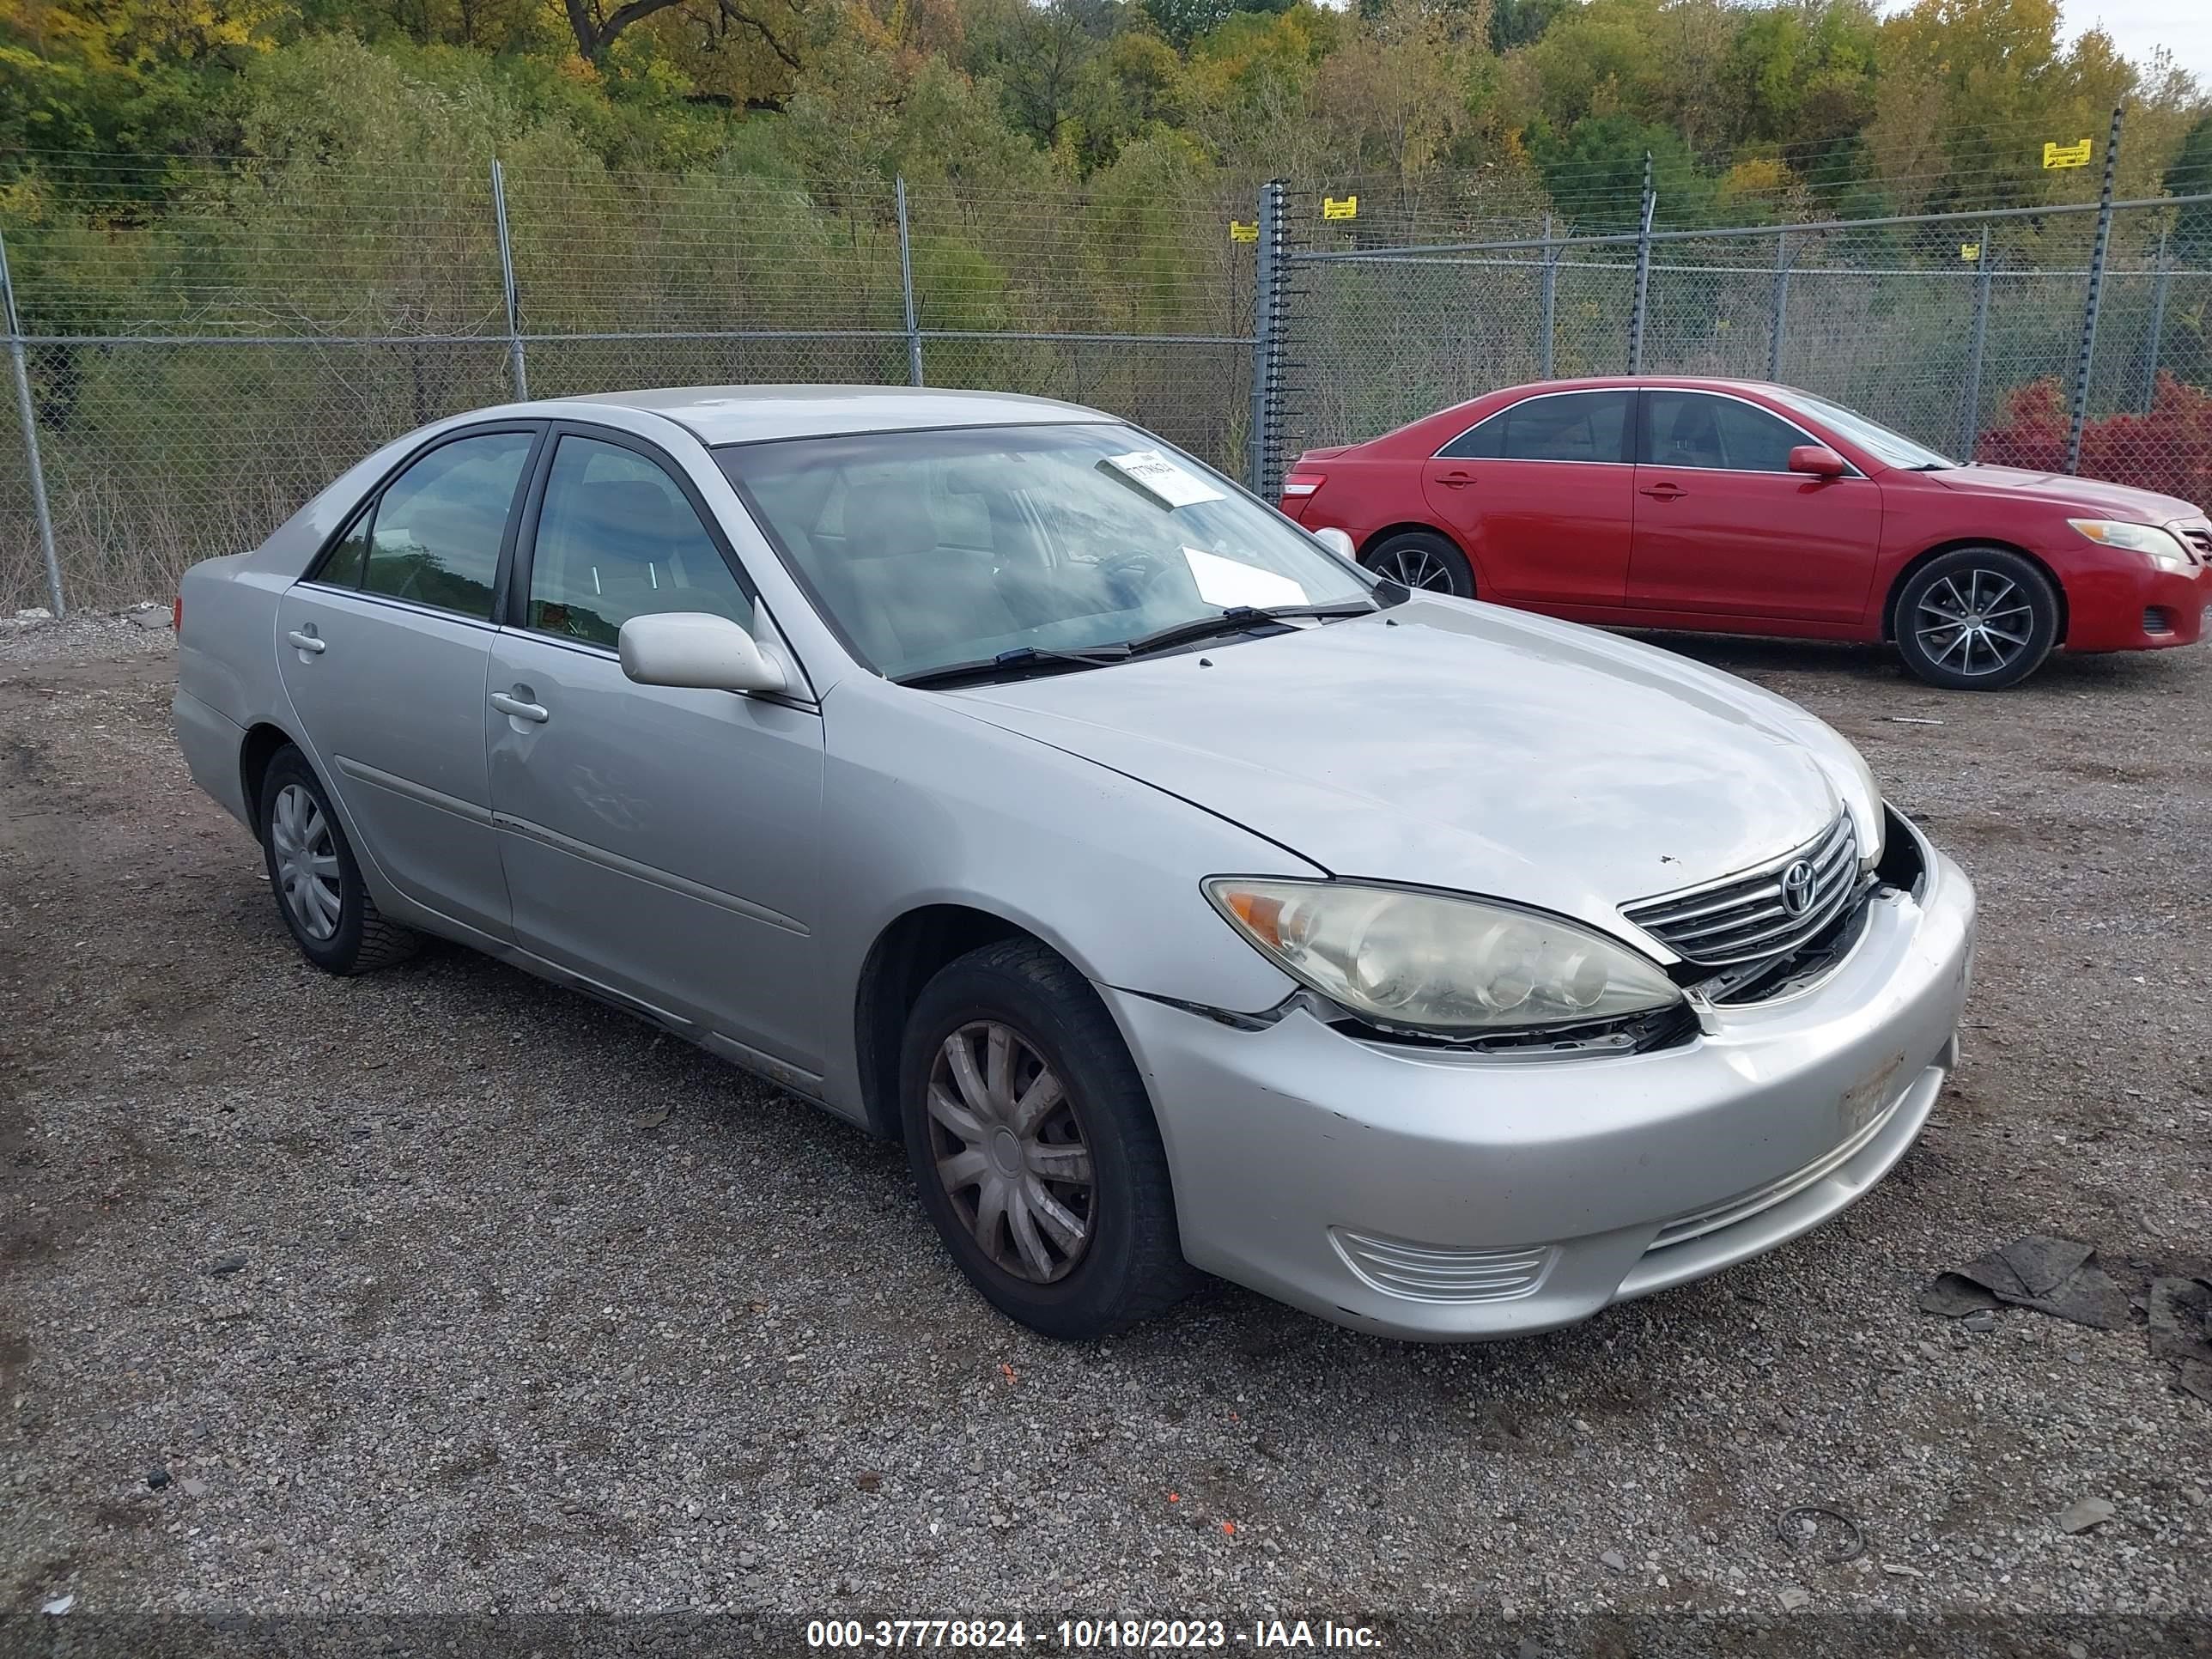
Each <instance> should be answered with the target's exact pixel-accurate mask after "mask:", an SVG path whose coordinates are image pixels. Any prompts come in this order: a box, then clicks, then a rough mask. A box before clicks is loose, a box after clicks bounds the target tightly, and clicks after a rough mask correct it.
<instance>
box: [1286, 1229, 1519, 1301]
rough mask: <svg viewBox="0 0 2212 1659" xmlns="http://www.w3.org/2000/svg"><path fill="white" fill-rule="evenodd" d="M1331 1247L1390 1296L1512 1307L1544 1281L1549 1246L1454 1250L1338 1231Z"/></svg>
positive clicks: (1331, 1234) (1331, 1235)
mask: <svg viewBox="0 0 2212 1659" xmlns="http://www.w3.org/2000/svg"><path fill="white" fill-rule="evenodd" d="M1328 1242H1329V1243H1332V1244H1334V1245H1335V1246H1336V1253H1337V1254H1338V1255H1340V1256H1342V1257H1343V1258H1344V1263H1345V1266H1346V1267H1350V1268H1351V1269H1352V1272H1354V1273H1358V1275H1359V1277H1360V1278H1361V1279H1364V1280H1365V1281H1366V1282H1367V1283H1368V1284H1370V1285H1372V1286H1374V1288H1375V1289H1376V1290H1378V1291H1382V1292H1383V1294H1384V1295H1385V1296H1402V1297H1407V1299H1408V1300H1410V1301H1414V1302H1510V1301H1511V1300H1512V1299H1513V1298H1514V1297H1516V1296H1527V1295H1528V1294H1529V1293H1530V1292H1531V1291H1534V1290H1535V1288H1536V1287H1537V1286H1538V1285H1541V1284H1542V1283H1543V1282H1544V1270H1545V1269H1546V1268H1547V1267H1550V1266H1551V1265H1552V1255H1553V1251H1552V1248H1551V1246H1549V1245H1548V1244H1537V1245H1530V1246H1525V1247H1522V1248H1519V1249H1508V1250H1449V1249H1443V1247H1442V1246H1440V1245H1435V1244H1415V1243H1410V1242H1409V1241H1407V1240H1406V1239H1402V1238H1384V1237H1381V1236H1379V1235H1377V1234H1375V1233H1358V1232H1354V1231H1352V1230H1351V1229H1350V1228H1349V1227H1332V1228H1330V1229H1329V1230H1328Z"/></svg>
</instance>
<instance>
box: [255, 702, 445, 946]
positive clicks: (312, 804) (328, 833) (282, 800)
mask: <svg viewBox="0 0 2212 1659" xmlns="http://www.w3.org/2000/svg"><path fill="white" fill-rule="evenodd" d="M260 821H261V850H262V854H263V856H264V858H265V859H266V860H267V861H268V866H269V887H270V891H271V892H273V893H275V894H276V908H277V911H278V913H279V914H280V915H283V918H284V925H285V926H286V927H289V928H290V929H291V930H292V938H293V939H295V941H296V942H297V943H298V945H299V946H300V953H301V955H302V956H304V957H307V960H308V961H310V962H312V963H314V964H315V966H316V967H318V968H320V969H323V970H324V971H325V973H331V974H365V973H368V972H369V971H370V970H371V969H377V968H383V967H386V966H389V965H390V964H391V963H395V962H401V961H404V960H405V959H406V958H407V957H411V956H413V955H414V954H415V951H416V948H417V947H418V946H419V945H421V944H422V936H421V935H420V934H418V933H416V932H414V930H413V929H411V928H407V927H400V926H399V925H398V923H396V922H390V921H386V920H385V919H384V917H383V916H382V915H380V914H379V912H378V910H377V908H376V901H375V900H374V898H372V897H370V896H369V892H368V887H367V886H366V885H365V884H363V883H362V878H361V866H360V865H358V864H356V862H355V861H354V856H353V849H352V848H350V847H349V846H348V845H347V844H346V838H345V831H344V830H343V829H341V828H340V827H339V825H338V820H337V813H335V812H333V811H331V801H330V797H329V796H328V795H326V794H325V793H323V786H322V781H321V780H319V778H317V777H316V776H315V773H314V769H313V767H311V766H309V765H308V764H307V757H306V756H304V755H302V754H301V752H300V751H299V750H297V749H295V748H293V747H292V746H291V745H289V744H287V745H286V746H285V747H283V749H280V750H277V751H276V755H275V756H274V757H271V758H270V763H269V770H268V771H267V772H266V773H265V774H264V775H263V777H262V780H261V820H260Z"/></svg>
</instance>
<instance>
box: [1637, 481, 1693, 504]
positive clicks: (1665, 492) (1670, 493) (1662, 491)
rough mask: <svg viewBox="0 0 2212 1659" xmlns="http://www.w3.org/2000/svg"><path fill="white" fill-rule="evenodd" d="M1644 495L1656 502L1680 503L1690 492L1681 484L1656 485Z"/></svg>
mask: <svg viewBox="0 0 2212 1659" xmlns="http://www.w3.org/2000/svg"><path fill="white" fill-rule="evenodd" d="M1689 493H1690V492H1689V491H1688V490H1686V489H1683V488H1682V486H1681V485H1680V484H1672V483H1656V484H1653V485H1652V486H1651V487H1650V489H1647V490H1645V491H1644V494H1645V495H1649V496H1650V498H1651V499H1652V500H1653V501H1680V500H1681V499H1682V497H1683V496H1685V495H1688V494H1689Z"/></svg>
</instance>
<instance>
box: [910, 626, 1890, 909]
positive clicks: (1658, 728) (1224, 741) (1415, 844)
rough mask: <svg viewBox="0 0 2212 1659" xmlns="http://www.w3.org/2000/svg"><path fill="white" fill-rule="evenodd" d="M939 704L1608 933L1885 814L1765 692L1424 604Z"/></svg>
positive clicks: (1240, 819)
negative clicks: (1824, 835) (1629, 916)
mask: <svg viewBox="0 0 2212 1659" xmlns="http://www.w3.org/2000/svg"><path fill="white" fill-rule="evenodd" d="M948 695H949V696H951V697H952V698H953V699H955V700H957V702H958V703H959V705H960V706H961V707H963V708H964V709H965V710H966V711H967V712H968V713H969V714H972V715H973V716H974V717H975V719H978V720H987V721H990V722H992V723H994V724H995V725H998V726H1002V727H1005V728H1006V729H1008V730H1011V731H1014V732H1021V733H1024V734H1025V735H1027V736H1029V737H1031V738H1035V739H1036V740H1037V741H1038V742H1041V743H1047V744H1052V745H1053V746H1054V747H1055V748H1059V749H1062V750H1067V751H1069V752H1071V753H1073V754H1076V755H1079V756H1083V757H1086V758H1088V759H1090V760H1092V761H1095V762H1097V763H1098V764H1099V765H1102V766H1106V767H1110V768H1112V769H1114V770H1115V771H1117V772H1121V773H1123V774H1126V775H1128V776H1131V777H1133V778H1137V779H1139V780H1141V781H1145V782H1147V783H1150V784H1152V785H1153V786H1155V787H1158V788H1160V789H1164V790H1166V791H1168V792H1169V793H1172V794H1176V795H1178V796H1181V797H1182V798H1183V799H1186V800H1188V801H1190V802H1192V803H1193V804H1194V805H1198V806H1200V807H1203V808H1204V809H1206V811H1210V812H1213V813H1215V814H1217V815H1218V816H1220V817H1225V818H1228V819H1230V820H1231V821H1233V822H1235V823H1238V824H1241V825H1243V826H1244V827H1245V828H1247V829H1250V830H1252V831H1254V832H1255V834H1258V835H1261V836H1265V837H1267V839H1268V840H1270V841H1273V842H1275V843H1276V844H1277V845H1279V846H1280V847H1283V848H1286V849H1288V850H1289V851H1291V852H1293V853H1296V854H1297V855H1298V856H1299V857H1301V858H1303V859H1304V860H1308V861H1309V862H1310V863H1313V864H1316V865H1318V866H1321V867H1322V869H1325V870H1327V871H1328V872H1330V873H1332V874H1334V875H1338V876H1343V877H1365V878H1375V879H1382V880H1389V881H1395V882H1404V883H1408V884H1419V885H1422V886H1429V887H1438V888H1446V889H1450V890H1455V891H1460V892H1468V893H1478V894H1487V895H1490V896H1495V897H1504V898H1510V899H1515V900H1517V901H1519V902H1522V903H1526V904H1532V905H1536V906H1539V907H1541V908H1545V909H1548V910H1552V911H1554V912H1557V913H1560V914H1564V915H1573V916H1577V917H1579V918H1581V919H1582V920H1583V921H1588V922H1590V923H1592V924H1593V925H1595V926H1597V927H1602V928H1605V929H1607V930H1608V931H1610V932H1613V933H1623V932H1624V931H1625V930H1626V924H1625V923H1624V922H1623V921H1622V920H1621V918H1620V915H1619V914H1618V912H1617V907H1618V906H1619V905H1620V904H1622V903H1624V902H1628V901H1630V900H1633V899H1638V898H1644V897H1648V896H1651V895H1654V894H1658V893H1664V892H1669V891H1672V890H1674V889H1677V888H1681V887H1686V886H1690V885H1692V884H1697V883H1699V882H1703V881H1707V880H1711V879H1712V878H1717V877H1720V876H1725V875H1729V874H1732V873H1733V872H1736V871H1738V870H1741V869H1743V868H1745V867H1746V866H1750V865H1753V864H1755V863H1758V862H1759V861H1761V860H1766V859H1770V858H1772V857H1774V856H1776V855H1777V854H1781V853H1783V852H1785V851H1787V850H1788V849H1789V848H1792V847H1796V846H1798V845H1800V844H1802V842H1806V841H1808V840H1810V839H1811V838H1812V837H1813V836H1814V835H1816V834H1818V833H1819V832H1820V830H1821V829H1824V828H1826V826H1827V825H1828V824H1829V823H1831V822H1832V821H1833V819H1834V817H1835V815H1836V812H1837V811H1838V805H1839V804H1840V803H1843V802H1844V801H1847V800H1848V801H1849V802H1850V805H1851V806H1852V809H1853V811H1854V813H1855V815H1856V816H1857V817H1859V820H1860V825H1861V830H1862V836H1863V837H1865V836H1870V835H1872V834H1873V833H1875V828H1876V820H1875V814H1876V813H1877V812H1878V811H1879V805H1878V802H1877V801H1876V800H1875V796H1874V791H1873V787H1872V781H1871V779H1870V778H1869V777H1868V775H1867V773H1866V770H1865V768H1864V765H1863V763H1861V762H1860V761H1859V760H1858V758H1857V755H1856V754H1855V753H1854V752H1853V751H1852V750H1850V746H1849V745H1848V744H1844V741H1843V739H1842V738H1838V737H1837V736H1836V735H1835V733H1833V732H1831V731H1829V730H1828V728H1827V727H1826V726H1822V725H1821V724H1820V722H1819V721H1818V720H1814V719H1813V718H1812V717H1811V716H1810V715H1808V714H1804V713H1803V712H1802V710H1800V709H1798V708H1796V707H1795V706H1794V705H1792V704H1790V703H1787V702H1784V701H1783V700H1782V699H1781V698H1779V697H1776V696H1771V695H1770V694H1768V693H1766V692H1765V691H1761V690H1759V689H1758V688H1757V687H1755V686H1753V685H1750V684H1747V683H1745V682H1743V681H1741V680H1737V679H1735V678H1731V677H1729V676H1728V675H1725V674H1722V673H1718V672H1717V671H1713V670H1711V669H1708V668H1704V667H1701V666H1699V665H1697V664H1695V663H1692V662H1690V661H1688V660H1686V659H1683V658H1680V657H1677V656H1674V655H1673V654H1672V653H1668V652H1663V651H1661V650H1658V649H1656V648H1655V647H1650V646H1644V645H1639V644H1637V643H1635V642H1634V641H1628V640H1623V639H1619V638H1616V637H1614V636H1613V635H1607V634H1601V633H1599V632H1597V631H1595V629H1584V628H1578V627H1575V626H1573V625H1571V624H1569V623H1555V622H1552V621H1549V620H1548V619H1546V618H1543V617H1532V616H1528V615H1526V614H1524V613H1522V612H1519V611H1505V610H1502V609H1499V608H1497V607H1495V606H1492V605H1478V604H1474V603H1472V602H1468V601H1463V600H1455V599H1442V598H1432V597H1429V596H1416V597H1415V598H1413V599H1409V600H1407V602H1405V603H1403V604H1401V605H1397V606H1395V608H1393V609H1391V610H1389V611H1385V612H1383V613H1379V614H1377V615H1376V616H1372V617H1358V618H1356V619H1353V620H1351V621H1346V622H1339V623H1328V624H1323V625H1321V626H1317V627H1312V628H1307V629H1302V630H1300V631H1298V632H1297V633H1294V634H1285V635H1273V636H1270V637H1267V638H1261V639H1250V640H1243V641H1223V642H1221V643H1220V644H1218V645H1208V646H1206V647H1202V648H1201V649H1199V650H1196V651H1192V652H1189V653H1179V654H1176V655H1174V656H1168V657H1162V658H1158V659H1145V660H1139V661H1137V662H1133V663H1123V664H1116V665H1111V666H1109V667H1104V668H1100V669H1095V670H1091V671H1083V672H1078V673H1073V674H1066V675H1059V676H1054V677H1052V678H1044V679H1036V680H1024V681H1016V682H1013V683H1012V684H1004V685H993V686H981V687H975V688H971V689H968V690H961V691H958V692H954V693H951V694H948ZM1862 844H1863V845H1868V844H1871V843H1870V842H1869V841H1866V840H1864V839H1863V841H1862ZM1216 873H1220V874H1233V873H1237V872H1229V871H1223V872H1216ZM1256 873H1266V872H1256Z"/></svg>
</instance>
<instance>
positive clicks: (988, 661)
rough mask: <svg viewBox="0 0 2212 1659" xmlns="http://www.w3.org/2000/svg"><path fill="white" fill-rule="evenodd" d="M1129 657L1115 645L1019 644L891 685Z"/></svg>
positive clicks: (1017, 673)
mask: <svg viewBox="0 0 2212 1659" xmlns="http://www.w3.org/2000/svg"><path fill="white" fill-rule="evenodd" d="M1132 654H1133V653H1132V651H1131V649H1130V647H1128V646H1127V645H1125V644H1118V643H1117V644H1113V645H1102V646H1097V647H1093V648H1092V649H1090V650H1087V651H1055V650H1052V649H1050V648H1049V647H1038V646H1034V645H1020V646H1016V647H1014V648H1013V649H1012V651H1001V652H1000V653H999V654H998V655H997V656H995V657H977V658H976V659H974V660H973V661H972V662H955V663H947V664H945V666H944V667H942V668H924V669H921V670H918V671H915V672H914V673H911V674H900V675H896V676H895V677H893V678H892V680H891V684H894V685H914V686H923V687H927V686H938V685H965V684H969V682H971V681H975V680H990V679H1019V678H1024V676H1026V675H1030V674H1041V673H1044V672H1046V671H1048V670H1051V669H1054V668H1058V667H1059V666H1060V665H1061V664H1063V663H1073V664H1075V665H1078V666H1079V667H1083V668H1103V667H1105V666H1106V665H1108V664H1109V663H1117V662H1122V661H1125V660H1127V659H1128V658H1129V657H1130V656H1131V655H1132Z"/></svg>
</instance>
